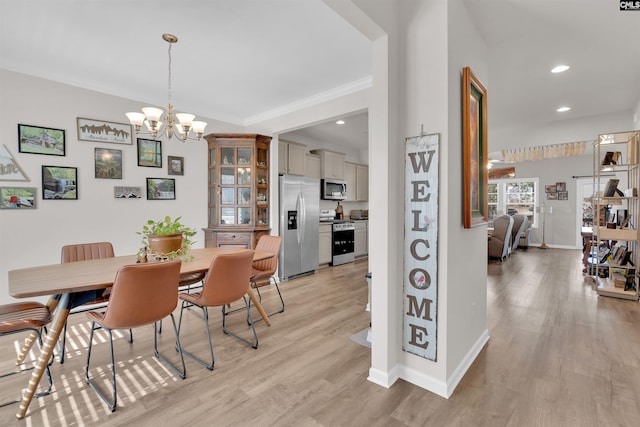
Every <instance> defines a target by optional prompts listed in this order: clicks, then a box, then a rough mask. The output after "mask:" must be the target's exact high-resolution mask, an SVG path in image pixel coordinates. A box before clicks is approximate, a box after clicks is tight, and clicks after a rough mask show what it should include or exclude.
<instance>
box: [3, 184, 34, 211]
mask: <svg viewBox="0 0 640 427" xmlns="http://www.w3.org/2000/svg"><path fill="white" fill-rule="evenodd" d="M36 191H37V190H36V189H35V187H0V209H35V208H36Z"/></svg>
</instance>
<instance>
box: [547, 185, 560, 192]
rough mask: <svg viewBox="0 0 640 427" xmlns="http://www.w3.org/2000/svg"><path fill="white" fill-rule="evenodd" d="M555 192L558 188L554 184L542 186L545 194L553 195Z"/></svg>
mask: <svg viewBox="0 0 640 427" xmlns="http://www.w3.org/2000/svg"><path fill="white" fill-rule="evenodd" d="M556 191H558V186H557V185H556V184H553V185H545V186H544V192H545V193H555V192H556Z"/></svg>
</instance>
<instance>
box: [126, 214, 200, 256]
mask: <svg viewBox="0 0 640 427" xmlns="http://www.w3.org/2000/svg"><path fill="white" fill-rule="evenodd" d="M181 219H182V217H177V218H175V219H171V217H169V216H165V217H164V219H161V220H158V221H154V220H152V219H150V220H148V221H147V223H146V224H145V225H144V226H143V227H142V231H138V232H137V234H139V235H141V236H142V249H141V251H144V250H146V251H147V253H149V254H150V255H152V256H160V257H163V258H169V259H173V258H177V257H180V256H186V255H187V253H188V252H189V250H190V249H191V245H192V244H193V243H194V242H193V241H192V240H191V238H192V237H193V236H195V235H196V233H197V232H196V230H194V229H193V228H190V227H187V226H186V225H184V224H183V223H182V222H180V220H181Z"/></svg>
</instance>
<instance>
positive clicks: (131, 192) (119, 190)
mask: <svg viewBox="0 0 640 427" xmlns="http://www.w3.org/2000/svg"><path fill="white" fill-rule="evenodd" d="M113 197H114V198H116V199H141V198H142V187H122V186H116V187H113Z"/></svg>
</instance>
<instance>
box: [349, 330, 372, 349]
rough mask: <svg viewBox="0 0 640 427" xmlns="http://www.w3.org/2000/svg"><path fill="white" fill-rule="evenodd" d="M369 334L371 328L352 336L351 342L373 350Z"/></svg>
mask: <svg viewBox="0 0 640 427" xmlns="http://www.w3.org/2000/svg"><path fill="white" fill-rule="evenodd" d="M368 334H369V328H367V329H364V330H362V331H360V332H358V333H357V334H354V335H351V341H353V342H355V343H358V344H360V345H363V346H365V347H368V348H371V343H370V342H369V341H367V335H368Z"/></svg>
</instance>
